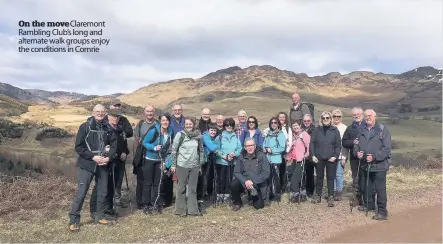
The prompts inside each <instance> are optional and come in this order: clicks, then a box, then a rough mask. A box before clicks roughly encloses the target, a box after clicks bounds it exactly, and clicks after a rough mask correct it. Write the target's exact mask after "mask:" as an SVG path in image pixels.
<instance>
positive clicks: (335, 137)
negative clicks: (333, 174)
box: [309, 126, 341, 160]
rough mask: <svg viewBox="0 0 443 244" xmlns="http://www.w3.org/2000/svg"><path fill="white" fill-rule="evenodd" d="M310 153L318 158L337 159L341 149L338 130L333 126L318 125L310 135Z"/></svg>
mask: <svg viewBox="0 0 443 244" xmlns="http://www.w3.org/2000/svg"><path fill="white" fill-rule="evenodd" d="M309 149H310V154H311V155H312V156H315V157H317V158H318V159H319V160H328V159H330V158H331V157H335V158H336V159H338V157H339V156H340V151H341V138H340V132H339V131H338V129H337V128H336V127H335V126H328V127H324V126H319V127H316V128H315V129H314V131H313V132H312V135H311V144H310V146H309Z"/></svg>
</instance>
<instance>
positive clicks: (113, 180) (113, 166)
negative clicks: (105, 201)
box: [112, 163, 117, 218]
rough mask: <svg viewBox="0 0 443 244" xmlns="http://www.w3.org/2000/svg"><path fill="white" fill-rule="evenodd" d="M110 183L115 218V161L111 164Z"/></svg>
mask: <svg viewBox="0 0 443 244" xmlns="http://www.w3.org/2000/svg"><path fill="white" fill-rule="evenodd" d="M112 185H113V190H114V194H112V203H113V204H112V209H113V210H114V217H115V218H117V202H116V200H115V193H116V189H115V163H113V164H112Z"/></svg>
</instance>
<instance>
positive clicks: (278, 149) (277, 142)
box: [263, 130, 286, 164]
mask: <svg viewBox="0 0 443 244" xmlns="http://www.w3.org/2000/svg"><path fill="white" fill-rule="evenodd" d="M265 147H270V148H271V149H272V153H266V155H267V156H268V160H269V162H270V163H274V164H280V163H282V158H281V154H282V152H284V151H285V148H286V137H285V134H283V132H282V131H279V132H278V134H277V135H274V134H273V132H272V131H271V130H269V134H268V135H266V137H265V140H264V142H263V149H264V148H265Z"/></svg>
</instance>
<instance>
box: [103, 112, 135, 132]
mask: <svg viewBox="0 0 443 244" xmlns="http://www.w3.org/2000/svg"><path fill="white" fill-rule="evenodd" d="M104 121H106V123H108V116H107V115H106V116H105V119H104ZM118 128H119V130H120V131H122V132H124V133H125V137H126V138H131V137H132V136H133V135H134V130H133V129H132V125H131V123H129V120H128V118H126V117H125V116H120V119H119V121H118Z"/></svg>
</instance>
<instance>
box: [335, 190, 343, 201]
mask: <svg viewBox="0 0 443 244" xmlns="http://www.w3.org/2000/svg"><path fill="white" fill-rule="evenodd" d="M341 200H342V192H341V191H336V192H334V201H341Z"/></svg>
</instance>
